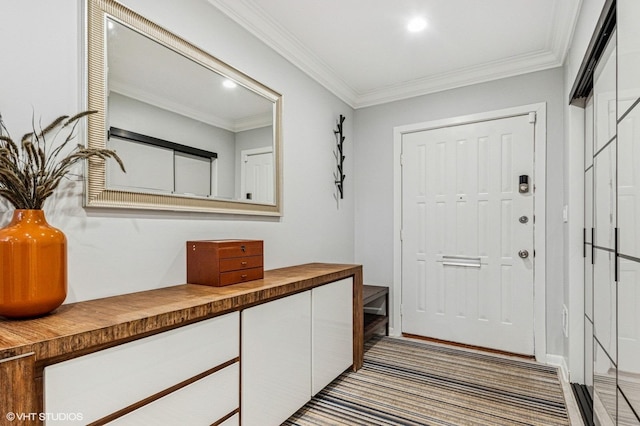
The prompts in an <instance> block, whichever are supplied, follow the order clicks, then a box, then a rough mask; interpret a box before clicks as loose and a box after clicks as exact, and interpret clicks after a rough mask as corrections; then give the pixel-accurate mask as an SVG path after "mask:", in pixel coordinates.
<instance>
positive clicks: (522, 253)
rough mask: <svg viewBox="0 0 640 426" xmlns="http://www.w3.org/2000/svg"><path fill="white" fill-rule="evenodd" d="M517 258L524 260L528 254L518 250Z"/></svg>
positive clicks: (525, 251)
mask: <svg viewBox="0 0 640 426" xmlns="http://www.w3.org/2000/svg"><path fill="white" fill-rule="evenodd" d="M518 256H520V257H521V258H522V259H526V258H527V257H529V252H528V251H527V250H520V251H519V252H518Z"/></svg>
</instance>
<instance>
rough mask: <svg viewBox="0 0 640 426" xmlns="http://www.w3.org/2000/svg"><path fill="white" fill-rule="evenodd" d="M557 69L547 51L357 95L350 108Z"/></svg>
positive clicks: (552, 55)
mask: <svg viewBox="0 0 640 426" xmlns="http://www.w3.org/2000/svg"><path fill="white" fill-rule="evenodd" d="M559 66H562V62H561V61H560V60H559V59H558V58H557V57H556V55H555V54H553V53H551V52H548V51H541V52H538V53H535V54H529V55H522V56H518V57H515V58H509V59H507V60H502V61H495V62H487V63H484V64H481V65H478V66H474V67H469V68H464V69H460V70H456V71H453V72H448V73H442V74H438V75H433V76H429V77H425V78H422V79H418V80H412V81H408V82H404V83H402V84H398V85H395V86H392V87H388V88H384V89H380V90H375V91H371V92H369V93H364V94H361V95H360V96H359V97H358V100H357V102H356V104H355V105H354V108H356V109H357V108H364V107H368V106H374V105H380V104H384V103H388V102H394V101H399V100H403V99H409V98H413V97H416V96H422V95H427V94H429V93H436V92H442V91H445V90H450V89H455V88H459V87H464V86H470V85H473V84H479V83H486V82H488V81H493V80H500V79H502V78H508V77H514V76H517V75H522V74H527V73H531V72H536V71H542V70H546V69H551V68H556V67H559Z"/></svg>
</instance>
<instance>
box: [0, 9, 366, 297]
mask: <svg viewBox="0 0 640 426" xmlns="http://www.w3.org/2000/svg"><path fill="white" fill-rule="evenodd" d="M122 3H124V4H125V5H127V6H129V7H130V8H132V9H134V10H135V11H137V12H139V13H140V14H142V15H144V16H146V17H147V18H149V19H151V20H152V21H154V22H156V23H158V24H159V25H161V26H163V27H165V28H167V29H168V30H170V31H173V32H175V33H177V34H179V35H181V36H182V37H184V38H186V39H187V40H189V41H190V42H192V43H194V44H196V45H197V46H199V47H201V48H203V49H204V50H206V51H208V52H209V53H211V54H213V55H215V56H217V57H218V58H220V59H222V60H223V61H226V62H227V63H229V64H230V65H232V66H234V67H236V68H238V69H240V70H241V71H243V72H245V73H247V74H249V75H251V76H252V77H253V78H255V79H257V80H259V81H261V82H263V83H264V84H266V85H267V86H270V87H271V88H272V89H274V90H276V91H278V92H280V93H282V94H283V95H284V101H283V138H284V140H283V145H284V156H283V157H284V170H283V174H284V180H285V184H284V206H283V211H284V216H283V217H282V218H281V219H268V218H258V217H243V216H231V217H230V216H224V215H217V216H216V215H207V214H188V213H164V212H143V211H131V210H130V211H121V210H104V209H84V208H83V207H82V200H83V194H82V191H83V188H82V184H81V183H79V182H69V183H68V184H67V185H66V186H65V187H64V188H61V191H59V192H58V193H57V194H56V195H55V196H54V197H53V198H52V199H50V200H49V201H48V202H47V203H46V204H45V207H44V210H45V212H46V215H47V217H48V219H49V222H50V223H51V224H52V225H54V226H57V227H59V228H60V229H62V230H63V231H64V232H65V234H66V235H67V239H68V250H69V253H68V258H69V281H68V282H69V296H68V298H67V302H73V301H79V300H86V299H93V298H98V297H103V296H108V295H115V294H122V293H129V292H134V291H139V290H145V289H151V288H157V287H162V286H169V285H175V284H180V283H183V282H184V281H185V276H186V273H185V241H187V240H190V239H214V238H255V239H264V242H265V243H264V244H265V268H266V269H271V268H276V267H280V266H288V265H294V264H300V263H306V262H312V261H327V262H345V263H349V262H353V260H354V254H353V253H354V244H353V222H354V201H353V200H354V181H353V158H354V153H353V142H352V141H353V110H352V109H351V108H349V107H348V106H347V105H345V104H344V103H343V102H342V101H340V100H339V99H338V98H336V97H335V96H333V95H332V94H330V93H329V92H328V91H326V90H325V89H324V88H322V87H321V86H320V85H319V84H317V83H315V82H314V81H312V80H311V79H310V78H309V77H307V76H306V75H304V74H303V73H302V72H301V71H299V70H298V69H297V68H295V67H293V66H292V65H291V64H290V63H289V62H287V61H285V60H284V59H283V58H282V57H280V56H279V55H277V54H276V53H275V52H274V51H272V50H271V49H269V48H267V47H265V45H264V44H263V43H261V42H260V41H259V40H258V39H256V38H255V37H253V36H251V35H250V34H249V33H248V32H246V31H245V30H243V29H241V28H240V27H239V26H238V25H236V24H235V23H233V22H232V21H231V20H229V19H228V18H226V17H225V16H224V15H223V14H222V13H220V12H218V11H217V10H216V9H215V8H214V7H213V6H211V5H210V4H209V3H208V2H207V1H206V0H182V1H179V2H176V1H173V0H126V1H122ZM81 4H83V1H81V0H76V1H55V2H52V1H48V0H26V1H20V2H4V3H3V6H2V25H1V26H0V39H1V40H4V42H3V47H2V60H3V66H2V78H0V112H1V113H2V116H3V118H4V121H5V123H6V124H7V126H8V127H9V130H10V131H11V132H12V135H13V136H14V137H15V138H19V137H20V136H21V135H22V134H23V133H25V132H27V131H28V130H29V129H30V122H31V116H32V110H33V111H35V116H36V119H38V118H39V117H42V121H43V122H45V123H48V122H49V121H51V120H52V119H53V118H55V117H57V116H58V115H61V114H64V113H75V112H77V111H79V110H81V109H83V108H84V101H83V99H82V93H81V88H82V87H83V85H84V82H83V80H82V78H81V73H80V68H81V64H82V60H83V56H82V54H81V50H80V48H81V46H82V37H81V34H82V27H81V22H82V19H81V14H80V10H81ZM340 114H344V115H346V117H347V120H346V122H345V129H346V136H347V142H346V144H345V147H346V160H345V161H346V169H347V172H346V173H347V180H346V182H345V184H346V191H345V194H346V196H345V199H344V200H343V201H342V202H341V204H340V208H337V206H336V203H335V200H334V198H333V194H334V191H335V190H334V184H333V175H332V173H333V170H334V169H335V159H334V157H333V153H332V150H333V146H334V144H335V138H334V135H333V129H334V128H335V124H336V120H337V118H338V116H339V115H340ZM79 142H84V141H83V140H79ZM130 167H134V166H133V165H131V166H130ZM10 216H11V212H10V211H9V210H8V209H7V207H6V203H3V204H0V225H1V226H3V225H5V224H6V223H7V222H8V221H9V219H10Z"/></svg>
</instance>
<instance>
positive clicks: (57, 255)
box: [0, 210, 67, 318]
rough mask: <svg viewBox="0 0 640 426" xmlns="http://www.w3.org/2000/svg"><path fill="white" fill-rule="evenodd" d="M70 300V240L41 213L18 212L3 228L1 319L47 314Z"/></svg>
mask: <svg viewBox="0 0 640 426" xmlns="http://www.w3.org/2000/svg"><path fill="white" fill-rule="evenodd" d="M66 297H67V239H66V237H65V236H64V234H63V233H62V231H60V230H59V229H56V228H54V227H52V226H50V225H49V224H48V223H47V221H46V219H45V217H44V212H43V211H42V210H16V211H14V213H13V219H12V220H11V222H10V223H9V225H7V226H6V227H5V228H2V229H0V316H5V317H9V318H28V317H36V316H40V315H44V314H47V313H49V312H51V311H53V310H54V309H56V308H57V307H58V306H60V305H61V304H62V302H64V299H65V298H66Z"/></svg>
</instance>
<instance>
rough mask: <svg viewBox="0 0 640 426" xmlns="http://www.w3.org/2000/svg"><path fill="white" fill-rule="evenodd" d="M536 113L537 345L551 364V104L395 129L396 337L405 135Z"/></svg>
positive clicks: (395, 331)
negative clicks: (548, 223)
mask: <svg viewBox="0 0 640 426" xmlns="http://www.w3.org/2000/svg"><path fill="white" fill-rule="evenodd" d="M529 113H535V114H536V121H535V125H534V173H535V182H534V184H535V198H534V207H533V214H534V216H535V227H534V234H533V241H534V250H535V253H536V254H535V256H536V258H535V262H534V269H533V342H534V343H533V344H534V352H535V357H536V361H538V362H543V363H546V361H547V355H546V352H547V338H546V336H547V328H546V309H547V308H546V275H545V274H546V250H545V249H546V212H545V208H546V145H547V104H546V102H541V103H536V104H530V105H522V106H518V107H513V108H506V109H500V110H495V111H488V112H482V113H477V114H470V115H464V116H458V117H451V118H445V119H441V120H433V121H427V122H422V123H415V124H408V125H403V126H397V127H394V128H393V194H394V195H393V198H394V206H393V228H394V237H393V288H392V289H391V291H392V300H393V302H392V306H391V308H392V321H393V328H392V331H391V332H392V334H393V335H396V336H399V335H401V334H402V318H401V315H400V310H401V301H402V239H401V232H402V165H401V163H400V162H401V158H400V157H401V153H402V136H403V135H404V134H405V133H414V132H419V131H424V130H433V129H437V128H442V127H450V126H454V125H460V124H471V123H475V122H479V121H487V120H495V119H501V118H508V117H514V116H518V115H526V114H529Z"/></svg>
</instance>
